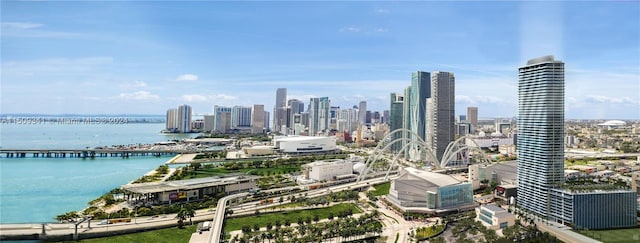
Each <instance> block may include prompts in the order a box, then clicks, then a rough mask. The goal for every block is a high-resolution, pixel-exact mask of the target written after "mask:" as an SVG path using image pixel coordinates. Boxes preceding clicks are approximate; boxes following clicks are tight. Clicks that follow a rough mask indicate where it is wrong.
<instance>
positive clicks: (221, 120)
mask: <svg viewBox="0 0 640 243" xmlns="http://www.w3.org/2000/svg"><path fill="white" fill-rule="evenodd" d="M232 110H233V108H231V107H227V106H218V105H216V106H213V114H214V116H215V117H214V123H213V131H214V132H218V133H225V132H227V131H228V130H229V129H231V112H232ZM227 114H228V115H227Z"/></svg>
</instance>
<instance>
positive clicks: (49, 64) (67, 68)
mask: <svg viewBox="0 0 640 243" xmlns="http://www.w3.org/2000/svg"><path fill="white" fill-rule="evenodd" d="M112 63H113V58H112V57H86V58H48V59H37V60H30V61H3V62H2V71H3V75H8V76H12V75H16V76H38V75H39V76H45V77H48V76H49V75H65V76H66V75H70V74H93V73H95V72H96V70H97V69H99V68H100V67H103V66H108V65H110V64H112Z"/></svg>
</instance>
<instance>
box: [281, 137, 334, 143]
mask: <svg viewBox="0 0 640 243" xmlns="http://www.w3.org/2000/svg"><path fill="white" fill-rule="evenodd" d="M326 138H328V137H322V136H317V137H312V136H286V137H276V138H275V139H274V140H275V141H279V142H280V141H288V142H294V141H306V140H322V139H326Z"/></svg>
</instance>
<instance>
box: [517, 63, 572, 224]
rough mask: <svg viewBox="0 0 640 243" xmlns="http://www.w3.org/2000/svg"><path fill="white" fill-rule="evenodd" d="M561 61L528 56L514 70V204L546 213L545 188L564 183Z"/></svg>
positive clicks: (548, 201)
mask: <svg viewBox="0 0 640 243" xmlns="http://www.w3.org/2000/svg"><path fill="white" fill-rule="evenodd" d="M563 142H564V63H563V62H561V61H558V60H555V59H554V57H553V56H543V57H539V58H535V59H531V60H529V61H528V62H527V65H525V66H523V67H520V68H519V73H518V141H517V146H518V147H517V148H518V205H520V206H521V207H523V208H526V209H528V210H530V211H532V212H535V213H538V214H540V215H543V216H548V215H549V214H550V210H551V209H550V194H549V190H550V189H551V188H553V187H554V186H556V185H559V184H562V183H564V169H563V168H564V145H563Z"/></svg>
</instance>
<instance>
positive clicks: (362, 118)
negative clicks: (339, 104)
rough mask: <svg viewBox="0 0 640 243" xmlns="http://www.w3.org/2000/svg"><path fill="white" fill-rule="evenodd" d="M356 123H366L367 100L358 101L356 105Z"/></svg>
mask: <svg viewBox="0 0 640 243" xmlns="http://www.w3.org/2000/svg"><path fill="white" fill-rule="evenodd" d="M358 123H359V124H366V123H367V102H366V101H364V100H363V101H360V104H359V105H358Z"/></svg>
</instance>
